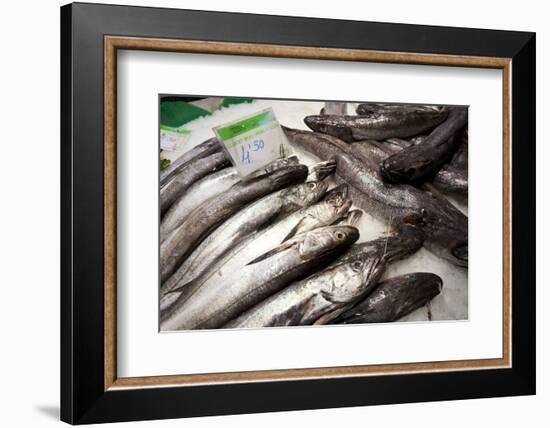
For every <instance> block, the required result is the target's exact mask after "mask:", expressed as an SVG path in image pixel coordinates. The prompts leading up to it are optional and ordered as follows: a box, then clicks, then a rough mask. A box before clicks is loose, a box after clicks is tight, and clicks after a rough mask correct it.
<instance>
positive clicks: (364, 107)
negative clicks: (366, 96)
mask: <svg viewBox="0 0 550 428" xmlns="http://www.w3.org/2000/svg"><path fill="white" fill-rule="evenodd" d="M439 110H441V107H440V106H435V105H422V104H388V103H361V104H359V105H358V106H357V108H356V109H355V111H356V113H357V114H358V115H362V116H365V115H369V114H375V113H384V112H391V111H402V112H405V113H407V112H409V113H412V112H416V111H428V112H433V111H439Z"/></svg>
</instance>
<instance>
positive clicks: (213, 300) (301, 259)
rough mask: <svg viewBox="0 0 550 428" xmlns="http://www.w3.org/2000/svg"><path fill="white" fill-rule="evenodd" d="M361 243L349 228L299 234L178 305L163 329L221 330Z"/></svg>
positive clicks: (165, 320)
mask: <svg viewBox="0 0 550 428" xmlns="http://www.w3.org/2000/svg"><path fill="white" fill-rule="evenodd" d="M358 238H359V232H358V230H357V229H356V228H354V227H351V226H327V227H324V228H320V229H315V230H312V231H309V232H306V233H303V234H300V235H297V236H295V237H294V238H292V239H290V240H288V241H286V242H285V243H283V244H282V245H280V246H279V247H278V248H277V249H275V250H273V251H270V252H269V255H266V256H265V257H260V258H258V259H257V261H254V262H253V263H251V264H248V265H246V266H244V267H243V268H242V269H240V270H239V271H236V272H233V274H232V275H227V276H224V275H222V276H217V277H216V278H214V279H213V280H212V281H209V282H207V283H205V284H204V285H203V286H202V287H201V288H200V289H199V290H198V291H197V292H196V293H195V294H194V295H193V296H192V297H191V298H189V299H187V300H186V301H185V302H183V304H181V305H180V304H178V302H176V303H175V304H174V305H173V306H172V307H171V308H170V310H169V311H168V313H167V314H166V316H164V317H163V318H162V319H161V330H181V329H204V328H217V327H220V326H222V325H224V324H225V323H227V322H228V321H229V320H231V319H233V318H235V316H237V315H238V314H240V313H242V312H243V311H245V310H246V309H248V308H250V307H251V306H253V305H255V304H256V303H258V302H260V301H261V300H263V299H265V298H267V297H268V296H270V295H272V294H273V293H276V292H277V291H278V290H280V289H282V288H283V287H285V286H286V285H287V284H289V283H290V282H292V281H293V280H294V279H296V278H299V277H303V276H305V275H307V274H308V273H311V272H312V271H313V270H314V269H315V268H316V267H317V266H319V263H323V262H327V261H329V260H330V259H331V258H334V257H335V256H336V255H337V254H338V252H341V251H343V250H344V249H345V248H346V247H348V246H349V245H351V244H352V243H353V242H355V241H356V240H357V239H358Z"/></svg>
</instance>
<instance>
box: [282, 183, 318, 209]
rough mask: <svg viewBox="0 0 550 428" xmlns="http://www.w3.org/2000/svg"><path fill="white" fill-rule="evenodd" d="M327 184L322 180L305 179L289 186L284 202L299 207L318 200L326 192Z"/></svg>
mask: <svg viewBox="0 0 550 428" xmlns="http://www.w3.org/2000/svg"><path fill="white" fill-rule="evenodd" d="M327 189H328V184H327V183H325V182H324V181H315V180H312V181H307V182H305V183H302V184H298V185H297V186H292V187H289V188H288V189H287V191H286V194H285V203H286V204H288V205H290V204H292V205H295V206H298V207H300V208H303V207H307V206H309V205H311V204H314V203H315V202H317V201H319V200H320V199H321V198H322V197H323V196H324V195H325V193H326V192H327Z"/></svg>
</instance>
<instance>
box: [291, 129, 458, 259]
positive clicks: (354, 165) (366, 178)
mask: <svg viewBox="0 0 550 428" xmlns="http://www.w3.org/2000/svg"><path fill="white" fill-rule="evenodd" d="M283 130H284V131H285V134H286V135H287V137H288V139H289V141H290V142H291V143H292V144H295V145H296V146H298V147H299V148H301V149H302V150H304V151H307V152H309V153H312V154H313V155H315V156H317V157H319V158H320V159H334V160H336V165H337V166H336V173H335V178H336V179H338V178H340V179H341V180H343V181H344V182H346V183H348V184H349V185H350V194H351V195H352V197H353V198H354V199H353V200H354V202H355V203H356V204H358V205H359V206H361V208H363V209H365V211H367V212H369V213H370V214H372V215H374V216H375V217H377V218H378V219H379V220H381V221H383V222H385V223H389V224H390V225H392V224H396V223H409V224H416V225H419V226H421V227H422V230H423V231H424V232H425V234H426V240H425V246H426V248H427V249H428V250H430V251H431V252H433V253H434V254H436V255H438V256H439V257H442V258H444V259H445V260H448V261H449V262H451V263H453V264H455V265H458V266H464V267H465V266H467V265H468V255H467V254H468V217H466V216H465V215H464V214H463V213H462V212H460V211H459V210H458V209H456V208H455V207H454V206H453V205H452V204H451V203H450V202H449V201H447V200H444V199H443V198H440V197H438V195H436V194H435V193H434V192H427V191H423V190H420V189H417V188H416V187H414V186H412V185H409V184H388V183H385V182H384V180H383V179H382V177H381V175H380V168H379V165H380V163H381V162H382V161H383V159H384V158H385V157H386V154H385V153H384V152H383V151H381V150H380V149H378V148H373V147H372V146H369V145H366V147H365V150H369V152H368V153H358V152H357V151H353V150H352V148H351V147H350V145H349V144H346V143H344V142H342V141H341V140H339V139H337V138H335V137H332V136H329V135H325V134H319V133H316V132H310V131H300V130H295V129H289V128H284V127H283Z"/></svg>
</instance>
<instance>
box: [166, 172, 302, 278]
mask: <svg viewBox="0 0 550 428" xmlns="http://www.w3.org/2000/svg"><path fill="white" fill-rule="evenodd" d="M307 173H308V169H307V167H306V166H304V165H288V166H285V167H283V168H280V169H277V170H275V171H274V172H271V173H268V174H264V175H260V176H258V177H254V178H252V179H250V180H246V181H240V182H239V183H237V184H235V185H234V186H233V187H231V188H230V189H229V190H228V191H227V192H225V193H224V194H223V195H220V196H219V197H216V198H212V199H209V200H208V201H206V202H205V203H204V204H202V205H201V206H200V207H198V208H197V209H196V210H195V211H193V212H192V213H191V215H190V216H189V217H187V219H186V220H185V221H184V222H183V223H182V224H181V225H180V226H178V228H177V229H176V230H174V231H173V232H172V233H171V234H170V236H169V237H168V238H167V239H166V240H165V241H164V242H163V243H162V244H161V246H160V270H161V282H164V281H166V280H167V279H168V278H169V277H170V275H172V274H173V273H174V272H175V271H176V269H177V268H178V266H179V265H180V264H181V263H182V261H183V259H184V258H185V256H187V255H188V254H189V253H190V251H191V250H193V249H194V248H195V246H196V245H197V244H198V243H199V242H200V240H201V239H202V238H204V237H205V236H206V234H207V233H208V232H209V231H210V230H212V229H213V228H214V227H215V226H217V225H218V224H220V223H221V222H222V221H223V220H225V219H227V218H229V217H230V216H231V215H233V214H235V213H236V212H237V211H238V210H239V209H241V208H242V207H243V206H244V205H246V204H248V203H250V202H252V201H254V200H256V199H258V198H261V197H262V196H265V195H267V194H269V193H272V192H275V191H277V190H280V189H282V188H285V187H288V186H290V185H291V184H294V183H298V182H301V181H304V180H305V179H306V177H307Z"/></svg>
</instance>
